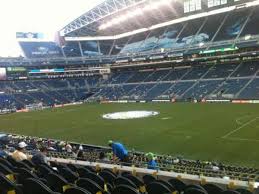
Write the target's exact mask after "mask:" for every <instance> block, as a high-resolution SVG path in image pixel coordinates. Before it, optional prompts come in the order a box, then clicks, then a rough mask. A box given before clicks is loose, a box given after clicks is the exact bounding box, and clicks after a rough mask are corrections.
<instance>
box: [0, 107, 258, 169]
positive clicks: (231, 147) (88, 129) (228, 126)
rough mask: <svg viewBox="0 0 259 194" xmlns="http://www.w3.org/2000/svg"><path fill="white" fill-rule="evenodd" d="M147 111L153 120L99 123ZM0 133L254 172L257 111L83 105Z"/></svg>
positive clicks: (10, 121) (4, 126)
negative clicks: (120, 146) (116, 146)
mask: <svg viewBox="0 0 259 194" xmlns="http://www.w3.org/2000/svg"><path fill="white" fill-rule="evenodd" d="M128 110H151V111H158V112H160V114H159V115H158V116H155V117H150V118H144V119H133V120H105V119H103V118H102V117H101V115H102V114H105V113H111V112H119V111H128ZM0 131H3V132H10V133H17V134H25V135H31V136H39V137H49V138H56V139H62V140H71V141H77V142H83V143H87V144H95V145H106V143H107V141H108V140H110V139H113V140H118V141H121V142H123V143H124V144H126V146H127V147H128V148H129V149H133V148H134V149H135V150H139V151H146V152H148V151H152V152H155V153H159V154H172V155H182V156H184V157H186V158H189V159H200V160H216V161H222V162H227V163H232V164H238V165H248V166H256V167H259V163H258V161H259V154H258V153H259V105H256V104H191V103H186V104H185V103H179V104H177V103H176V104H170V103H161V104H160V103H155V104H152V103H148V104H101V105H99V104H83V105H79V106H71V107H65V108H57V109H48V110H44V111H36V112H29V113H15V114H9V115H2V116H0Z"/></svg>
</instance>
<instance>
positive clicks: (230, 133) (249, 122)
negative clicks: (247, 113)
mask: <svg viewBox="0 0 259 194" xmlns="http://www.w3.org/2000/svg"><path fill="white" fill-rule="evenodd" d="M258 118H259V117H256V118H254V119H252V120H250V121H248V122H246V123H244V124H243V125H241V126H240V127H238V128H236V129H234V130H232V131H230V132H229V133H227V134H226V135H224V136H222V137H221V138H223V139H224V138H227V137H228V136H230V135H232V134H233V133H235V132H237V131H238V130H240V129H242V128H243V127H245V126H247V125H249V124H251V123H252V122H254V121H256V120H257V119H258Z"/></svg>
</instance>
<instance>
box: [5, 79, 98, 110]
mask: <svg viewBox="0 0 259 194" xmlns="http://www.w3.org/2000/svg"><path fill="white" fill-rule="evenodd" d="M99 81H100V76H93V77H86V78H70V79H49V80H26V81H1V82H0V100H1V103H0V109H4V108H16V109H21V108H24V107H25V106H26V105H31V104H38V103H43V105H44V106H53V105H55V104H66V103H71V102H78V101H81V100H85V99H87V98H88V97H89V96H90V95H91V91H90V88H93V87H96V86H97V85H98V83H99Z"/></svg>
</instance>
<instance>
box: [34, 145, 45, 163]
mask: <svg viewBox="0 0 259 194" xmlns="http://www.w3.org/2000/svg"><path fill="white" fill-rule="evenodd" d="M47 151H48V150H47V148H46V147H44V146H43V147H41V148H40V151H38V152H37V153H36V154H34V155H33V156H32V159H31V161H32V162H33V163H34V164H36V165H40V164H48V161H47Z"/></svg>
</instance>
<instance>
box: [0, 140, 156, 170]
mask: <svg viewBox="0 0 259 194" xmlns="http://www.w3.org/2000/svg"><path fill="white" fill-rule="evenodd" d="M108 146H109V147H110V149H108V148H106V149H105V148H103V149H98V150H93V149H92V148H88V147H85V146H83V145H78V144H73V143H69V142H65V141H57V140H50V139H42V138H31V137H23V136H13V135H6V136H4V137H2V138H1V139H0V157H5V158H6V157H12V158H13V159H15V160H16V161H22V160H31V161H32V162H33V163H36V164H39V163H47V157H51V153H62V154H65V156H69V158H73V159H77V160H89V161H98V162H104V163H114V164H115V163H116V164H118V163H121V164H124V165H132V164H133V163H134V164H136V165H138V161H139V159H137V157H138V156H137V155H136V154H133V153H132V152H129V151H128V150H127V148H126V146H125V145H123V144H122V143H120V142H115V141H112V140H110V141H108ZM146 158H147V160H145V161H141V162H146V164H147V165H146V166H147V168H148V169H158V164H157V162H156V157H155V155H154V154H153V153H148V154H146Z"/></svg>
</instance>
